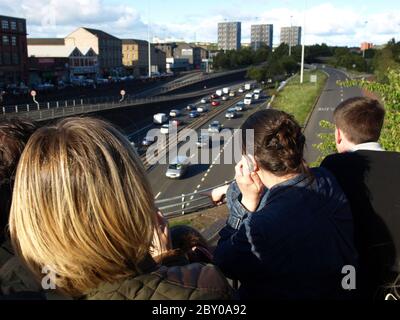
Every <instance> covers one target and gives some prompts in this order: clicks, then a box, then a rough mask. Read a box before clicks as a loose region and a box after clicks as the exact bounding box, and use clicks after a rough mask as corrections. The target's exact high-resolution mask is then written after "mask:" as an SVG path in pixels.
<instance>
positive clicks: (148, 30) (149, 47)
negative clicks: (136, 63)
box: [147, 0, 151, 78]
mask: <svg viewBox="0 0 400 320" xmlns="http://www.w3.org/2000/svg"><path fill="white" fill-rule="evenodd" d="M148 1H149V2H148V4H149V7H148V25H147V40H148V41H147V42H148V50H149V57H148V58H149V74H148V75H149V78H151V42H150V24H151V22H150V11H151V8H150V7H151V0H148Z"/></svg>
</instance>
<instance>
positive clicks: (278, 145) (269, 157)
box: [242, 109, 309, 176]
mask: <svg viewBox="0 0 400 320" xmlns="http://www.w3.org/2000/svg"><path fill="white" fill-rule="evenodd" d="M249 129H254V156H255V158H256V160H257V162H258V163H259V165H260V167H261V168H262V169H265V170H267V171H269V172H271V173H273V174H275V175H277V176H285V175H287V174H293V173H308V172H309V170H308V167H307V164H306V163H305V161H304V159H303V152H304V145H305V137H304V135H303V133H302V130H301V127H300V125H299V124H298V123H297V122H296V120H295V119H294V117H293V116H291V115H289V114H287V113H285V112H283V111H278V110H273V109H268V110H262V111H258V112H256V113H254V114H253V115H251V116H250V117H249V118H248V119H247V120H246V122H245V123H244V124H243V125H242V138H243V153H246V131H247V130H249ZM247 143H248V142H247Z"/></svg>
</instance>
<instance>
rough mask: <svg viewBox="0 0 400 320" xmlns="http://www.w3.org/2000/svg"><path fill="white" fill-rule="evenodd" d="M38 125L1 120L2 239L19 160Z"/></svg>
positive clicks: (0, 185) (25, 120)
mask: <svg viewBox="0 0 400 320" xmlns="http://www.w3.org/2000/svg"><path fill="white" fill-rule="evenodd" d="M36 128H37V126H36V124H35V123H34V122H32V121H30V120H27V119H17V118H13V119H1V120H0V241H3V240H4V239H3V238H4V229H5V227H6V225H7V223H8V217H9V212H10V206H11V198H12V189H13V184H14V178H15V171H16V169H17V165H18V161H19V158H20V156H21V153H22V151H23V150H24V148H25V145H26V143H27V142H28V140H29V138H30V136H31V135H32V133H33V132H34V131H35V130H36Z"/></svg>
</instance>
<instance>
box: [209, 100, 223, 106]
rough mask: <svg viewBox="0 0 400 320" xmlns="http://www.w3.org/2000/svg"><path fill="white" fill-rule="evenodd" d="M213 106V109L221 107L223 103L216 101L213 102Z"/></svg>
mask: <svg viewBox="0 0 400 320" xmlns="http://www.w3.org/2000/svg"><path fill="white" fill-rule="evenodd" d="M211 105H212V106H213V107H218V106H219V105H221V102H219V101H217V100H214V101H213V102H211Z"/></svg>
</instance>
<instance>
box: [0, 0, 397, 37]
mask: <svg viewBox="0 0 400 320" xmlns="http://www.w3.org/2000/svg"><path fill="white" fill-rule="evenodd" d="M231 1H232V3H231V4H232V5H229V6H221V7H216V8H215V10H209V11H207V12H204V13H203V12H194V13H193V15H191V16H186V17H185V19H184V20H179V21H178V20H177V19H174V18H172V17H171V21H170V22H169V21H168V22H167V23H157V22H155V23H152V26H151V27H152V35H153V36H157V37H158V38H170V39H179V40H181V39H185V40H186V41H192V40H193V39H194V37H195V35H196V39H197V40H199V41H212V42H215V41H216V40H217V23H218V22H220V21H224V20H225V19H226V20H232V21H236V20H238V21H242V42H249V41H250V25H251V24H256V23H272V24H274V43H279V33H280V28H281V27H282V26H288V25H290V16H293V19H292V22H293V25H303V17H304V11H295V10H291V9H289V7H290V5H289V4H287V3H286V4H285V3H284V2H280V3H281V5H282V7H281V8H275V9H271V10H265V11H261V12H260V11H259V12H255V11H254V7H255V6H245V5H243V2H242V1H238V0H231ZM0 12H1V13H2V14H9V15H13V16H23V17H25V18H26V19H27V23H28V33H29V36H31V37H47V36H60V37H62V36H65V35H67V34H68V33H70V32H72V31H73V30H74V29H76V28H77V27H80V26H87V27H92V28H98V29H102V30H104V31H106V32H109V33H111V34H114V35H116V36H119V37H124V38H125V37H130V38H132V37H136V38H143V39H145V38H147V24H146V23H145V21H144V20H143V18H142V17H141V15H140V13H139V12H138V10H137V9H136V8H135V6H134V5H131V4H129V5H127V4H119V5H110V4H107V3H106V1H105V0H20V1H18V2H11V1H10V0H0ZM365 12H366V11H365V10H364V9H363V8H352V7H350V6H348V7H337V6H335V5H334V4H332V2H326V3H322V4H320V5H317V6H313V7H309V8H308V10H307V11H306V43H307V44H313V43H322V42H326V43H328V44H330V45H359V44H360V43H361V42H362V41H370V42H373V43H384V42H387V41H388V40H389V39H390V38H391V37H393V36H395V35H396V34H398V33H399V31H400V18H399V17H400V10H391V11H382V12H376V13H372V14H365ZM365 21H368V23H367V24H366V23H365Z"/></svg>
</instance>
